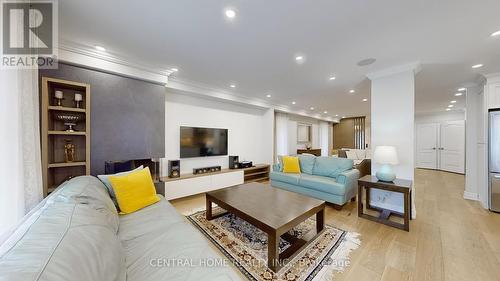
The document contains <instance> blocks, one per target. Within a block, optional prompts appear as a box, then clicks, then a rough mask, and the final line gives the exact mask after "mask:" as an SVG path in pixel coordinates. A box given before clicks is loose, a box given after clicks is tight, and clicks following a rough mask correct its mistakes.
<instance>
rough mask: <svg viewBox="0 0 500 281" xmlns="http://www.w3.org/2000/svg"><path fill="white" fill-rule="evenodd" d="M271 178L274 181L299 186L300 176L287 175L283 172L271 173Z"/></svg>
mask: <svg viewBox="0 0 500 281" xmlns="http://www.w3.org/2000/svg"><path fill="white" fill-rule="evenodd" d="M269 177H270V178H271V180H273V181H280V182H286V183H289V184H295V185H297V184H299V178H300V174H285V173H282V172H274V171H273V172H271V173H270V174H269Z"/></svg>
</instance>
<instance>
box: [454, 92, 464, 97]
mask: <svg viewBox="0 0 500 281" xmlns="http://www.w3.org/2000/svg"><path fill="white" fill-rule="evenodd" d="M461 95H463V94H462V93H456V94H455V96H456V97H460V96H461Z"/></svg>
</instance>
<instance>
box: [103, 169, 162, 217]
mask: <svg viewBox="0 0 500 281" xmlns="http://www.w3.org/2000/svg"><path fill="white" fill-rule="evenodd" d="M109 181H110V182H111V186H112V187H113V191H114V192H115V195H116V200H117V201H118V207H120V211H121V212H120V214H130V213H133V212H135V211H137V210H140V209H142V208H144V207H147V206H149V205H151V204H154V203H156V202H158V201H160V197H158V195H156V189H155V186H154V184H153V179H151V173H150V172H149V168H148V167H146V168H144V169H142V170H139V171H136V172H132V173H130V174H126V175H122V176H110V177H109Z"/></svg>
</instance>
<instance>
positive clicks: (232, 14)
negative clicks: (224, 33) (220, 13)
mask: <svg viewBox="0 0 500 281" xmlns="http://www.w3.org/2000/svg"><path fill="white" fill-rule="evenodd" d="M224 13H225V14H226V17H227V18H228V19H234V17H236V12H235V11H234V10H233V9H226V11H225V12H224Z"/></svg>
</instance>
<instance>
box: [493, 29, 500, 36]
mask: <svg viewBox="0 0 500 281" xmlns="http://www.w3.org/2000/svg"><path fill="white" fill-rule="evenodd" d="M498 35H500V30H499V31H495V32H493V33H491V37H495V36H498Z"/></svg>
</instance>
